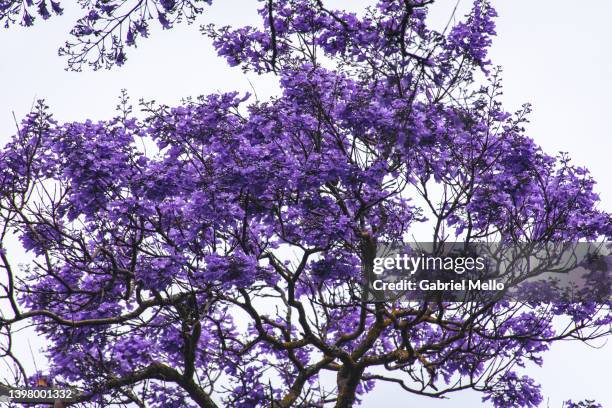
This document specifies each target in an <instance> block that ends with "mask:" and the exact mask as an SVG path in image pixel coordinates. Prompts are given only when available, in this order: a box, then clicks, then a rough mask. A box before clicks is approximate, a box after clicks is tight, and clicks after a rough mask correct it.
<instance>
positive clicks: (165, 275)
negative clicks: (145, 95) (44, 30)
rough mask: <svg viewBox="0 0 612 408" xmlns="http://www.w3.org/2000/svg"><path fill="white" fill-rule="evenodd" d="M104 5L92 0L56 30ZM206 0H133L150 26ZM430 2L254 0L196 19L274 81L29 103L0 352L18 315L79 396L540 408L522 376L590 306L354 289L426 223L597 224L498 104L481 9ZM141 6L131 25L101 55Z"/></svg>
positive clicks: (20, 137) (233, 61) (8, 214)
mask: <svg viewBox="0 0 612 408" xmlns="http://www.w3.org/2000/svg"><path fill="white" fill-rule="evenodd" d="M119 3H122V2H113V1H110V2H98V3H95V4H93V3H92V5H90V6H86V8H87V7H89V8H90V9H89V10H88V14H87V16H86V17H84V18H83V19H81V20H79V23H78V25H77V26H76V27H75V28H74V30H73V34H74V35H75V36H77V38H89V37H88V36H90V35H94V34H92V33H95V32H96V30H98V29H99V28H98V21H106V20H108V19H110V18H114V17H113V16H115V14H114V13H115V10H116V8H117V7H118V4H119ZM200 3H207V2H205V1H204V2H201V1H200V2H198V1H195V2H185V1H174V0H162V1H160V2H159V4H158V2H151V4H155V6H156V13H157V14H156V18H158V19H159V22H160V23H161V24H162V25H163V26H164V27H166V28H169V27H170V26H171V25H172V22H173V21H175V20H176V18H179V16H180V15H183V14H181V13H192V14H194V13H195V14H197V13H199V12H200V8H199V7H200V6H199V5H200ZM429 3H431V1H424V2H420V3H419V2H416V1H414V2H413V1H391V0H381V1H379V2H378V3H377V4H376V6H374V7H371V8H369V9H368V10H367V11H365V12H364V13H363V14H355V13H350V12H345V11H341V10H331V9H328V8H326V7H325V5H324V4H323V2H321V1H316V0H311V1H309V0H280V1H269V2H259V7H260V10H259V13H260V15H261V17H262V25H261V27H238V28H235V27H216V26H214V25H211V26H206V27H203V32H204V33H205V34H206V35H208V36H209V37H210V38H212V41H213V44H214V46H215V48H216V50H217V52H218V54H219V55H220V56H222V57H223V58H225V59H226V60H227V62H228V64H229V65H230V66H240V67H242V68H243V69H244V70H247V71H254V72H257V73H267V72H273V73H275V74H276V75H277V78H278V80H279V84H280V87H281V91H282V92H281V94H280V95H279V96H278V97H275V98H272V99H270V100H266V101H261V100H257V99H256V98H253V97H252V96H251V95H248V94H241V93H238V92H229V93H218V94H212V95H207V96H202V97H200V98H199V99H197V100H192V101H187V102H186V103H184V104H183V105H181V106H177V107H167V106H156V105H154V104H152V103H151V104H149V103H143V104H142V106H141V108H142V111H143V112H144V113H143V115H141V116H140V117H138V116H134V115H132V111H131V108H128V102H127V100H126V99H125V97H124V98H123V99H122V106H123V108H122V109H121V110H120V112H119V113H118V115H117V117H115V118H113V119H110V120H107V121H99V122H93V121H90V120H86V121H82V122H73V123H63V124H62V123H58V122H57V121H55V120H54V119H53V116H52V115H51V114H50V113H49V110H48V108H47V107H46V106H45V105H44V103H43V102H40V103H39V105H38V107H37V109H35V110H34V111H33V112H32V113H31V114H29V115H28V116H27V117H26V118H25V119H24V120H23V122H22V123H21V126H20V129H19V133H18V134H17V135H15V136H14V137H13V139H12V141H11V142H9V143H8V144H7V145H6V146H4V148H3V149H2V150H1V151H0V220H1V222H0V225H1V226H2V235H1V239H2V241H0V242H1V244H0V260H1V261H2V263H1V265H2V266H1V267H2V268H3V270H4V272H3V273H5V275H6V276H7V280H8V281H7V283H6V284H4V283H3V286H1V287H0V296H1V298H0V301H3V302H7V303H6V304H7V305H9V306H8V307H7V309H6V312H4V311H3V314H2V315H0V347H1V348H2V350H3V351H7V352H10V341H9V340H10V339H11V335H12V329H11V328H12V327H13V326H14V325H15V324H16V323H18V322H20V321H24V320H26V321H29V322H33V323H34V324H35V326H36V330H37V331H38V333H40V335H41V336H44V337H45V338H46V339H48V347H47V349H46V353H47V357H48V360H49V363H50V371H49V372H48V373H47V375H48V377H49V378H52V379H53V382H54V383H55V384H59V385H73V386H77V387H79V388H81V389H82V390H83V391H84V392H83V395H82V404H83V405H82V406H92V405H87V404H91V402H90V401H95V402H97V403H99V404H127V403H129V402H133V403H136V404H139V405H140V406H151V407H221V406H227V407H245V408H246V407H264V406H266V407H268V406H271V407H320V406H321V407H322V406H336V407H351V406H353V405H357V404H358V403H359V401H360V399H361V398H362V396H363V395H364V394H366V393H368V392H370V391H372V390H373V389H374V388H375V386H376V384H379V383H383V382H388V383H393V384H395V385H396V386H397V388H398V390H404V391H406V393H407V394H406V395H409V393H413V394H418V395H426V396H432V397H442V396H445V395H447V394H449V393H451V392H453V391H459V390H463V389H468V388H471V389H474V390H477V391H480V392H482V394H483V399H484V400H486V401H490V402H491V403H492V404H494V405H495V406H496V407H535V406H538V405H539V404H540V403H541V401H542V400H543V396H542V395H541V392H540V388H539V386H538V385H537V383H536V382H535V381H534V380H533V379H531V378H529V377H527V376H526V375H524V374H523V373H522V372H521V370H522V368H523V367H524V366H525V365H526V364H528V363H535V364H538V365H539V364H542V357H541V356H542V353H543V352H544V351H546V350H547V349H548V347H549V344H550V343H551V342H552V341H555V340H561V339H566V338H574V339H579V340H585V341H586V340H589V339H593V338H597V337H599V336H603V335H605V334H607V332H608V329H609V325H610V309H609V306H610V305H609V304H595V303H584V304H564V303H561V302H557V303H537V304H529V305H527V304H518V303H512V302H498V303H493V304H488V303H486V304H485V303H483V304H477V303H475V304H467V303H450V302H440V303H437V304H436V303H432V302H412V303H401V302H386V303H375V304H372V303H365V302H362V297H361V296H362V294H361V292H360V290H361V289H360V285H359V283H360V280H361V271H362V269H363V268H366V267H368V264H369V263H371V262H372V257H373V254H374V253H375V251H376V247H377V244H378V243H379V242H383V241H393V240H402V239H404V238H406V237H408V236H410V234H412V233H413V231H414V230H415V229H416V228H421V229H422V228H423V225H426V226H430V227H431V228H430V229H429V230H428V231H430V234H429V238H430V239H431V240H433V241H444V240H464V241H484V240H495V241H500V242H510V243H512V242H525V241H538V242H539V241H579V240H598V239H608V240H609V239H610V237H611V236H612V223H611V217H610V214H607V213H605V212H602V211H601V210H599V209H598V196H597V195H596V193H595V192H594V184H595V182H594V180H593V179H592V178H591V177H590V175H589V173H588V171H587V170H586V169H584V168H582V167H578V166H575V165H574V164H572V162H571V161H570V159H569V157H568V156H567V155H566V154H561V155H559V156H552V155H549V154H546V153H545V152H543V151H542V150H541V149H540V148H539V147H538V146H537V144H536V143H535V142H534V140H533V139H531V138H530V137H528V136H527V135H526V134H525V129H524V125H525V123H526V121H527V115H528V114H529V112H530V108H529V106H528V105H524V106H523V107H522V109H521V110H519V111H518V112H516V113H514V114H511V113H508V112H506V110H504V108H503V106H502V105H501V102H500V95H501V77H500V69H498V68H495V67H492V66H491V63H490V62H489V60H488V57H487V48H488V47H489V46H490V44H491V40H492V37H493V36H494V35H495V26H494V23H493V18H494V17H495V15H496V14H495V10H494V9H493V8H492V7H491V6H490V5H489V4H488V2H486V1H482V0H477V1H475V2H474V4H473V8H472V9H471V11H470V13H469V14H468V15H467V16H465V18H464V19H462V20H460V21H458V22H457V23H455V24H454V26H451V27H449V28H448V30H447V31H446V32H437V31H435V30H432V29H430V28H429V27H428V25H427V21H426V17H427V7H426V6H427V5H428V4H429ZM14 4H15V3H13V2H11V1H9V2H7V1H6V0H4V1H3V0H0V20H1V19H2V18H5V19H7V18H15V16H16V15H17V14H16V13H17V11H14V10H17V9H14V8H13V7H14ZM36 7H37V8H38V10H39V15H40V16H42V17H43V18H47V17H48V16H49V14H50V11H49V9H50V10H51V11H53V12H54V13H56V14H57V13H59V12H60V11H61V9H60V6H59V4H57V3H56V2H50V4H47V3H45V2H44V1H42V2H40V3H37V6H36ZM19 10H22V11H19V12H22V13H23V17H22V23H23V24H25V25H29V24H30V23H29V22H31V19H32V16H31V15H30V14H28V13H30V11H29V10H30V8H29V5H28V6H27V7H23V8H20V9H19ZM137 10H138V9H137ZM2 13H4V14H2ZM26 15H29V16H30V17H27V18H26ZM7 16H8V17H7ZM7 21H9V20H7ZM147 21H148V20H147V19H146V18H145V17H142V16H141V17H139V18H134V17H130V19H129V20H126V21H125V24H126V27H128V28H127V31H124V32H123V33H124V34H125V38H123V37H121V38H119V37H117V38H115V39H114V40H113V41H114V44H115V45H116V47H115V48H113V50H114V51H113V52H115V53H116V58H115V59H114V60H112V61H111V64H121V63H123V62H124V59H125V54H124V53H123V45H122V44H123V42H122V41H125V43H126V45H132V44H133V43H134V42H135V41H136V39H137V37H146V35H147V33H148V28H147V24H148V23H147ZM109 49H110V48H109ZM109 52H110V51H109ZM106 58H108V55H107V56H106ZM94 66H95V65H94ZM16 237H17V238H18V239H19V242H20V243H21V245H22V246H23V248H25V249H26V250H28V251H29V254H30V255H31V258H32V260H31V262H30V263H28V264H27V265H26V266H24V268H23V270H22V271H21V273H18V271H17V268H16V266H15V265H14V264H11V254H10V253H8V252H9V251H7V245H6V243H8V241H9V240H13V239H16ZM20 278H23V279H20ZM556 319H565V320H563V321H569V322H570V323H569V324H567V325H563V326H559V325H556V324H554V322H555V320H556ZM7 355H8V356H10V355H11V354H10V353H9V354H7ZM15 374H16V377H17V380H19V381H25V378H24V377H27V376H28V374H27V373H26V372H25V371H24V370H21V369H20V368H19V366H18V365H16V373H15ZM330 374H331V375H332V377H333V378H334V381H332V383H330V382H329V381H328V382H325V381H324V380H322V379H323V378H325V377H326V376H329V375H330ZM568 404H574V403H572V402H570V401H568ZM568 406H569V405H568ZM571 406H572V407H573V406H580V405H577V404H574V405H571Z"/></svg>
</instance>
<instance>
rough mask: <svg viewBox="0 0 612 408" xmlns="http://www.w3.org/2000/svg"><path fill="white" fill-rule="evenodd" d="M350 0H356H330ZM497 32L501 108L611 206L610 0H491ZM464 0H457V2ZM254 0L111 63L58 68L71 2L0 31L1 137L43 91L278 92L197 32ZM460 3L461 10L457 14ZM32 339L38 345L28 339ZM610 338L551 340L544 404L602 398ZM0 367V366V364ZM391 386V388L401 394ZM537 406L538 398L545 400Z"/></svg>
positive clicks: (86, 106) (241, 12) (54, 102)
mask: <svg viewBox="0 0 612 408" xmlns="http://www.w3.org/2000/svg"><path fill="white" fill-rule="evenodd" d="M455 2H456V0H440V1H439V2H438V4H437V5H436V7H435V8H434V10H433V13H432V22H433V23H434V24H437V25H438V26H440V25H443V23H444V22H445V21H446V19H447V18H448V15H449V13H450V11H451V10H452V8H453V7H454V5H455ZM328 3H332V4H333V5H341V6H342V7H346V8H348V7H350V8H359V7H363V5H364V4H368V3H371V2H368V1H363V0H351V1H340V0H335V1H329V2H328ZM494 4H495V5H496V7H497V9H498V12H499V14H500V16H499V18H498V21H497V23H498V30H497V31H498V38H497V39H496V40H495V43H494V46H493V48H492V52H491V58H492V60H493V62H494V64H499V65H502V66H503V67H504V83H505V94H504V100H505V102H506V107H507V109H508V110H510V111H514V110H516V109H518V108H519V107H520V105H521V104H522V103H524V102H531V103H533V105H534V111H533V114H532V117H531V124H530V125H529V126H528V133H529V135H530V136H531V137H533V138H534V139H535V140H536V142H537V143H539V144H540V145H541V146H542V147H543V149H544V151H546V152H548V153H555V152H558V151H567V152H570V154H571V156H572V157H573V158H574V159H575V162H576V163H578V164H580V165H584V166H586V167H588V168H589V169H590V170H591V172H592V174H593V175H594V177H595V179H596V180H598V182H599V184H598V186H597V191H598V192H599V193H600V195H601V197H602V208H604V209H607V210H608V211H610V210H611V209H612V183H611V182H610V174H612V172H611V166H610V160H611V158H610V153H611V152H612V115H611V114H612V102H611V100H610V95H611V94H612V57H611V53H610V51H611V46H610V39H612V32H611V31H612V25H611V24H610V23H609V18H610V16H612V2H611V1H609V0H589V1H576V0H571V1H569V0H538V1H533V0H531V1H529V0H505V1H502V0H497V1H494ZM467 6H469V1H466V0H462V2H461V4H460V9H463V10H465V8H466V7H467ZM255 7H256V2H255V1H254V0H223V1H217V2H216V3H215V4H214V5H213V7H212V8H211V9H210V11H209V12H208V13H207V14H206V15H205V16H203V17H202V18H200V19H199V20H198V22H197V24H196V25H193V26H178V27H177V28H175V29H173V30H170V31H165V32H160V31H159V30H154V33H153V36H152V38H151V39H150V40H145V41H141V42H140V43H139V47H138V49H136V50H130V53H129V54H128V57H129V60H128V62H127V64H126V66H124V67H122V68H120V69H114V70H112V71H98V72H81V73H74V72H66V71H64V66H65V61H64V60H63V59H62V58H60V57H58V56H57V48H58V46H60V45H61V44H62V43H63V41H64V40H65V39H66V33H67V32H68V30H69V29H70V27H71V23H72V22H73V21H74V20H75V17H76V16H78V15H79V13H78V10H75V9H71V8H70V6H69V4H68V2H66V4H65V8H66V13H65V15H64V16H62V17H60V18H56V17H54V18H52V19H51V20H49V21H47V22H44V23H41V24H37V25H35V26H34V27H32V28H29V29H22V28H15V29H11V30H8V31H6V30H3V31H0V144H3V143H5V142H6V140H7V138H8V137H9V136H10V135H12V134H14V133H15V124H14V120H13V112H14V113H15V115H16V116H17V118H22V117H23V116H24V115H25V114H26V113H27V112H28V111H29V110H30V108H31V106H32V104H33V102H34V101H35V100H36V99H39V98H44V99H46V101H47V103H48V104H49V105H50V106H51V109H52V112H53V113H54V114H55V116H56V119H58V120H60V121H69V120H70V121H71V120H84V119H85V118H91V119H105V118H109V117H111V116H113V114H114V108H115V105H116V102H117V96H118V95H119V93H120V90H121V89H122V88H126V89H127V90H128V91H129V93H130V95H131V96H132V97H133V98H134V100H138V99H139V98H145V99H155V100H156V101H158V102H160V103H165V104H177V103H178V102H179V101H180V99H181V98H183V97H187V96H197V95H200V94H206V93H209V92H212V91H227V90H241V91H248V90H250V89H251V85H250V84H249V80H250V82H251V83H252V84H253V86H254V87H255V89H256V91H257V94H258V96H259V98H260V99H263V98H265V97H266V96H268V95H271V94H274V93H275V91H276V87H275V81H274V78H271V77H266V78H263V77H257V76H255V75H244V74H243V73H242V72H241V71H240V70H239V69H228V68H227V66H226V64H225V62H224V61H223V60H221V59H220V58H217V57H216V56H215V55H214V53H213V51H212V47H211V45H210V42H209V41H208V40H207V39H206V38H204V37H203V36H202V35H201V34H200V33H199V31H198V24H201V23H208V22H212V21H214V22H217V23H221V24H236V25H238V24H243V23H250V24H256V23H258V20H257V16H256V15H255ZM460 14H463V13H460ZM35 346H36V345H35ZM611 351H612V348H611V347H610V346H606V347H605V348H603V349H593V348H589V347H587V346H585V345H581V344H561V345H555V346H553V349H552V351H551V352H549V353H548V354H545V356H544V361H545V364H544V367H543V368H539V369H531V368H530V369H529V373H530V374H531V375H532V376H533V377H534V378H535V379H536V380H537V381H539V382H540V383H541V384H542V385H543V387H544V394H545V396H546V397H549V398H550V401H549V406H550V407H551V408H553V407H560V405H561V401H562V400H563V399H568V398H574V399H581V398H586V397H591V398H596V399H598V400H599V401H600V402H601V403H602V404H603V405H604V406H612V392H611V391H610V388H609V384H608V381H607V380H609V371H608V367H610V366H612V353H611ZM1 367H2V366H1V365H0V370H2V369H3V368H1ZM400 396H401V397H400ZM364 406H365V407H379V406H385V407H386V408H395V407H397V408H399V407H413V406H421V407H459V406H460V407H466V408H467V407H476V406H480V397H479V395H477V394H474V393H469V392H465V393H462V394H461V395H457V396H456V397H454V399H453V400H451V401H447V402H432V401H430V400H423V399H420V398H419V399H416V397H414V398H413V397H409V398H408V399H405V397H404V396H403V395H402V394H401V393H399V391H398V390H397V389H396V388H393V387H392V386H384V387H382V386H381V387H380V388H377V390H376V391H375V392H374V393H373V394H372V395H370V396H368V397H367V398H366V400H365V404H364ZM543 406H546V403H544V404H543Z"/></svg>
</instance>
